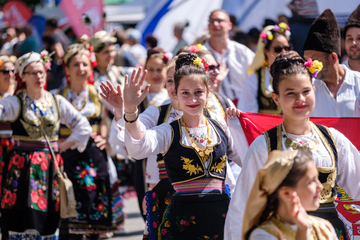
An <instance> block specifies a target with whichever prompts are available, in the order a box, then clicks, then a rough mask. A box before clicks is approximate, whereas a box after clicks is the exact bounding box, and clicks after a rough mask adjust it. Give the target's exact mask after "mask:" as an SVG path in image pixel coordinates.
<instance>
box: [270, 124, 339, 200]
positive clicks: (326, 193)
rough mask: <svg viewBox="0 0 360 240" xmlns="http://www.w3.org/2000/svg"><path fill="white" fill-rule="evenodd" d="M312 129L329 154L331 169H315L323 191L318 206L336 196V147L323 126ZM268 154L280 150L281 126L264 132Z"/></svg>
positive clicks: (327, 130) (332, 138)
mask: <svg viewBox="0 0 360 240" xmlns="http://www.w3.org/2000/svg"><path fill="white" fill-rule="evenodd" d="M313 129H315V131H316V132H317V134H318V135H319V137H320V140H321V142H322V143H323V144H324V145H325V148H326V150H327V151H328V152H329V154H330V157H331V160H332V167H331V168H322V167H317V169H318V172H319V181H320V182H321V183H322V185H323V187H324V189H323V190H322V191H321V193H320V204H326V203H332V202H333V201H334V200H335V199H336V196H337V191H336V174H337V161H338V154H337V147H336V142H335V140H334V137H333V136H332V134H331V132H330V131H329V129H328V128H327V127H325V126H323V125H318V124H313ZM264 136H265V139H266V145H267V148H268V152H269V153H270V152H271V151H272V150H281V145H282V129H281V124H280V125H279V126H277V127H274V128H272V129H270V130H269V131H267V132H264Z"/></svg>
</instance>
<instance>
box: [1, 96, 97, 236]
mask: <svg viewBox="0 0 360 240" xmlns="http://www.w3.org/2000/svg"><path fill="white" fill-rule="evenodd" d="M45 94H46V95H45V101H44V102H42V103H36V102H34V100H32V99H31V98H30V97H29V96H28V95H27V93H26V90H21V91H19V92H18V93H17V94H16V95H15V96H10V97H7V98H3V99H0V119H1V120H5V121H10V122H11V130H12V131H13V135H12V137H13V140H14V147H13V149H12V150H11V151H10V156H9V159H7V160H6V162H7V163H8V164H7V166H5V168H4V169H5V170H6V172H4V175H3V176H4V177H3V179H4V183H3V191H2V200H1V214H2V216H3V221H2V225H4V226H5V229H8V230H9V235H10V239H58V230H57V229H58V227H59V223H60V212H59V207H60V197H59V185H58V181H57V180H58V179H57V175H56V173H55V170H56V168H57V166H60V167H61V169H62V168H63V166H62V165H63V161H62V158H61V156H60V154H59V153H58V145H57V141H58V136H59V128H60V124H65V125H66V126H68V127H69V128H70V129H71V130H72V134H71V135H70V136H69V137H68V138H67V139H66V141H69V142H75V144H74V146H73V147H72V148H73V149H78V150H79V151H81V152H82V151H84V149H85V147H86V142H87V141H88V139H89V137H90V134H91V128H90V125H89V123H88V121H87V120H86V119H85V118H84V117H82V116H81V114H79V113H78V111H76V110H75V109H74V108H73V106H72V105H71V104H70V103H69V102H68V101H67V100H66V99H64V98H63V97H61V96H58V95H56V96H54V95H52V94H51V93H49V92H45ZM40 124H42V126H43V128H44V130H45V133H46V135H47V136H48V137H49V140H50V142H51V145H52V148H53V149H54V151H55V153H56V159H52V157H51V154H50V151H49V146H48V144H47V141H46V140H45V137H44V133H43V132H42V130H41V127H40Z"/></svg>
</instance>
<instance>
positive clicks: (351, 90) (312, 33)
mask: <svg viewBox="0 0 360 240" xmlns="http://www.w3.org/2000/svg"><path fill="white" fill-rule="evenodd" d="M303 50H304V57H305V59H306V60H307V59H309V58H311V59H312V60H313V61H314V60H319V61H320V62H322V64H323V69H322V71H321V72H320V73H319V74H318V75H317V76H316V79H313V86H314V87H315V99H316V104H315V108H314V110H313V111H312V113H311V114H310V116H312V117H354V109H355V100H356V97H357V96H358V95H359V93H360V73H359V72H356V71H352V70H350V69H349V68H347V67H346V66H345V65H342V64H341V65H340V64H339V56H340V53H341V51H340V31H339V28H338V25H337V22H336V19H335V16H334V14H333V12H332V11H331V10H330V9H326V10H325V11H324V12H323V13H322V14H321V15H320V16H319V17H318V18H317V19H315V21H314V22H313V23H312V25H311V27H310V30H309V33H308V35H307V38H306V41H305V44H304V47H303Z"/></svg>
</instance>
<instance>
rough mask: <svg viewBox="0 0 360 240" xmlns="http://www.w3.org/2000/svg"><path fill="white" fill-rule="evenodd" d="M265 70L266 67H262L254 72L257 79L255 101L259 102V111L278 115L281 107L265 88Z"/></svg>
mask: <svg viewBox="0 0 360 240" xmlns="http://www.w3.org/2000/svg"><path fill="white" fill-rule="evenodd" d="M265 70H266V68H265V67H262V68H260V69H259V70H257V71H256V73H255V74H256V76H257V79H258V91H257V101H258V104H259V113H266V114H276V115H278V114H280V113H281V107H280V106H277V105H276V103H275V102H274V100H273V99H272V97H271V92H268V91H267V90H266V86H265V76H266V74H265V73H266V72H265Z"/></svg>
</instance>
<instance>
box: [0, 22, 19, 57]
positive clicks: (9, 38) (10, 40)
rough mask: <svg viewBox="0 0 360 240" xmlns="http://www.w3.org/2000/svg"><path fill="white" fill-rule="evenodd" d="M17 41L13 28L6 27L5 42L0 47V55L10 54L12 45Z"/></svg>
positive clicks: (12, 48)
mask: <svg viewBox="0 0 360 240" xmlns="http://www.w3.org/2000/svg"><path fill="white" fill-rule="evenodd" d="M17 42H18V38H17V37H16V31H15V28H8V29H6V43H4V45H3V46H2V48H1V51H0V54H1V55H11V54H12V53H13V50H14V45H15V44H16V43H17Z"/></svg>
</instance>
